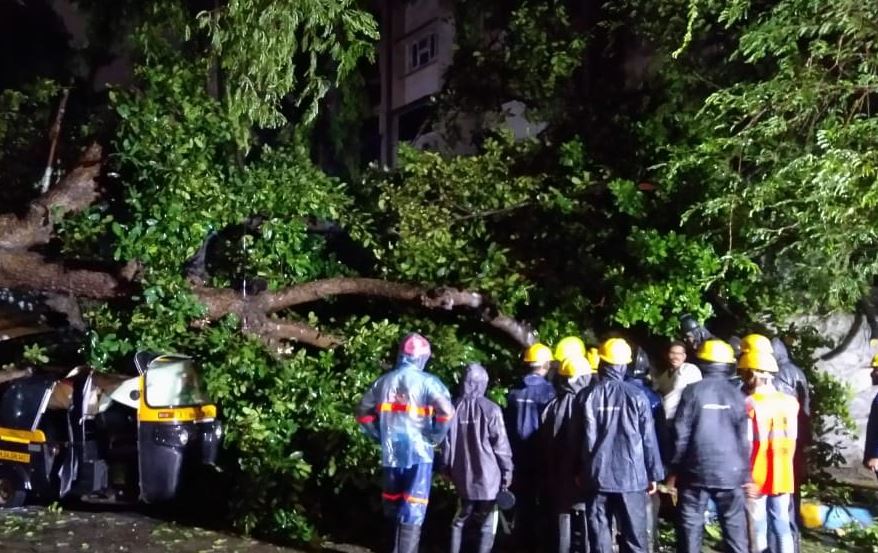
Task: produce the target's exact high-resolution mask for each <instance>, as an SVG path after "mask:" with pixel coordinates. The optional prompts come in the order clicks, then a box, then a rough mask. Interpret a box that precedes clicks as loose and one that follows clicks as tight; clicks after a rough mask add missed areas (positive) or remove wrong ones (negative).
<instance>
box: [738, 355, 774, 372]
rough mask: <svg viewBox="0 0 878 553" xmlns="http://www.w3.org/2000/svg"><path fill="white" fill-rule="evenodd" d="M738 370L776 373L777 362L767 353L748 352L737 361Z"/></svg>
mask: <svg viewBox="0 0 878 553" xmlns="http://www.w3.org/2000/svg"><path fill="white" fill-rule="evenodd" d="M738 369H739V370H741V369H746V370H751V371H762V372H767V373H776V372H777V371H778V368H777V360H776V359H775V358H774V355H772V354H770V353H768V352H767V351H757V350H750V351H748V352H746V353H744V354H743V355H741V358H740V359H738Z"/></svg>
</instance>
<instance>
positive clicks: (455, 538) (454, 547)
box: [448, 518, 463, 553]
mask: <svg viewBox="0 0 878 553" xmlns="http://www.w3.org/2000/svg"><path fill="white" fill-rule="evenodd" d="M462 543H463V524H458V521H457V519H456V518H455V519H454V520H453V521H452V522H451V543H450V544H449V548H448V549H449V553H460V547H461V544H462Z"/></svg>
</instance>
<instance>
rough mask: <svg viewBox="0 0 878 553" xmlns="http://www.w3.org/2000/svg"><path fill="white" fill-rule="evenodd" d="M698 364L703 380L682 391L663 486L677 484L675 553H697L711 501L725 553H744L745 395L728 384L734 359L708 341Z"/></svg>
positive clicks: (724, 346)
mask: <svg viewBox="0 0 878 553" xmlns="http://www.w3.org/2000/svg"><path fill="white" fill-rule="evenodd" d="M697 362H698V365H699V367H700V368H701V372H702V374H703V375H704V378H703V379H702V380H701V381H700V382H695V383H692V384H689V385H688V386H687V387H686V389H685V390H683V395H682V397H681V398H680V405H679V406H678V407H677V415H676V417H675V418H674V438H675V441H676V443H675V445H674V456H673V458H672V459H671V463H670V467H669V471H670V473H671V475H670V476H669V477H668V485H669V486H670V487H673V486H674V484H676V485H677V516H678V519H677V552H678V553H701V540H702V535H703V531H704V510H705V508H706V507H707V502H708V499H712V500H713V501H714V502H715V503H716V506H717V511H718V513H719V519H720V525H721V526H722V532H723V542H724V549H725V551H726V553H747V551H748V547H747V518H746V514H745V498H744V485H745V484H747V483H748V482H750V479H751V478H750V440H749V438H748V434H747V432H748V419H747V410H746V407H745V404H744V395H743V394H742V393H741V392H740V390H738V388H737V387H735V385H734V384H733V383H732V382H730V381H729V375H730V374H731V373H732V371H734V368H735V354H734V351H733V350H732V347H731V346H730V345H728V344H727V343H725V342H723V341H722V340H716V339H711V340H707V341H705V342H704V343H703V344H702V345H701V349H700V350H699V351H698V354H697Z"/></svg>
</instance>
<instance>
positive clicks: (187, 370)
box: [144, 360, 209, 407]
mask: <svg viewBox="0 0 878 553" xmlns="http://www.w3.org/2000/svg"><path fill="white" fill-rule="evenodd" d="M144 378H145V380H146V398H145V399H146V404H147V405H149V406H150V407H184V406H187V405H203V404H205V403H209V400H208V397H207V394H206V393H205V392H204V389H203V388H202V386H201V379H200V378H199V377H198V373H196V372H195V368H194V367H193V365H192V361H191V360H175V361H174V362H172V363H167V364H165V363H162V364H159V365H158V366H153V367H150V369H149V370H147V371H146V373H145V375H144Z"/></svg>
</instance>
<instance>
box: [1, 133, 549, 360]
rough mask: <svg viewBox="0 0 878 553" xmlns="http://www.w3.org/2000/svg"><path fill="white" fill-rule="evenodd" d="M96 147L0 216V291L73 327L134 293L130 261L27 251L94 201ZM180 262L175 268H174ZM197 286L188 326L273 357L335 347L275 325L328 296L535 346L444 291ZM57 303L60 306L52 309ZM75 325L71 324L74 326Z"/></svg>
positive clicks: (512, 323) (505, 320) (487, 308)
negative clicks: (109, 262) (386, 303)
mask: <svg viewBox="0 0 878 553" xmlns="http://www.w3.org/2000/svg"><path fill="white" fill-rule="evenodd" d="M100 172H101V147H100V145H98V144H92V145H91V146H89V147H88V148H87V149H86V150H85V152H84V153H83V155H82V156H81V158H80V160H79V163H78V164H77V165H76V167H74V168H73V169H72V170H71V171H69V172H68V173H67V175H66V176H65V177H64V178H63V179H62V180H61V181H60V182H59V183H58V185H57V186H55V187H54V188H53V189H51V190H48V191H47V192H46V193H45V194H43V195H42V196H41V197H39V198H37V199H36V200H34V201H33V202H32V203H31V205H30V206H29V209H28V210H27V212H26V214H25V215H24V216H22V217H18V216H16V215H14V214H6V215H2V216H0V288H10V289H17V290H26V291H30V292H42V293H46V294H50V295H52V297H53V298H54V299H53V300H52V301H50V302H48V304H47V305H50V306H55V308H56V309H58V310H59V311H60V312H63V313H65V314H67V315H68V317H69V318H70V319H71V322H72V323H74V324H77V325H81V324H82V322H81V319H79V309H78V305H76V299H78V298H83V299H92V300H112V299H119V298H124V297H126V296H129V295H131V294H133V293H134V292H136V291H137V289H138V286H137V282H136V274H137V272H138V264H137V262H136V261H134V260H132V261H131V262H129V263H128V264H127V265H126V266H125V267H121V268H120V269H119V270H118V271H115V272H113V271H110V270H106V269H92V268H79V267H71V266H67V265H65V263H64V262H63V260H52V259H48V258H46V257H45V256H44V255H42V254H40V253H38V252H36V251H32V250H31V248H33V247H36V246H39V245H42V244H46V243H48V242H49V241H50V240H51V239H52V237H53V232H54V226H55V224H56V223H57V222H58V221H59V220H60V218H62V217H63V216H64V215H67V214H71V213H77V212H81V211H83V210H85V209H87V208H88V207H89V206H90V205H91V204H92V203H93V202H94V201H95V200H96V199H97V198H98V195H99V193H98V183H97V179H98V176H99V175H100ZM184 262H185V260H181V267H182V266H183V265H184ZM203 276H204V275H202V278H193V279H191V280H190V282H191V287H192V293H193V294H194V295H195V297H197V298H198V300H199V301H200V302H201V303H202V304H204V307H205V317H204V318H203V319H201V320H200V321H196V322H195V323H194V324H196V325H205V324H210V322H212V321H215V320H216V319H219V318H222V317H225V316H226V315H236V316H237V317H238V318H239V319H240V321H241V331H242V332H245V333H247V334H250V335H253V336H256V337H258V338H260V339H261V340H263V341H264V342H265V343H266V345H267V346H269V347H270V348H272V349H273V350H275V351H279V350H281V349H282V345H283V343H284V342H286V341H295V342H299V343H303V344H309V345H312V346H316V347H320V348H328V347H333V346H335V345H338V344H340V343H342V342H343V338H342V337H340V336H335V335H332V334H328V333H323V332H321V331H320V330H319V329H318V328H315V327H314V326H311V325H309V324H306V323H303V322H301V321H298V320H293V319H288V318H283V317H278V313H279V312H281V311H288V310H291V309H292V308H294V307H296V306H299V305H302V304H306V303H311V302H315V301H320V300H324V299H327V298H331V297H335V296H345V295H347V296H351V295H353V296H366V297H372V298H378V299H384V300H390V301H393V302H397V303H403V304H410V305H416V306H419V307H421V308H423V309H426V310H443V311H452V310H457V311H462V312H466V313H469V314H472V315H475V316H477V317H479V318H480V319H481V320H482V321H484V322H485V323H486V324H487V325H489V326H491V327H493V328H495V329H496V330H498V331H500V332H501V333H503V334H505V335H507V336H508V337H509V338H510V339H511V340H512V341H514V342H515V343H516V344H518V345H520V346H526V345H529V344H531V343H533V342H534V341H535V337H534V333H533V331H532V330H531V328H530V327H529V326H528V325H527V324H526V323H523V322H520V321H516V320H515V319H513V318H511V317H508V316H506V315H504V314H502V313H500V312H499V310H498V309H497V307H496V306H495V305H494V304H493V303H492V302H491V301H489V300H488V299H487V298H485V297H484V296H483V295H482V294H479V293H478V292H473V291H469V290H460V289H457V288H451V287H441V288H428V287H423V286H418V285H415V284H406V283H400V282H391V281H387V280H381V279H374V278H356V277H336V278H327V279H321V280H316V281H312V282H306V283H303V284H298V285H294V286H290V287H288V288H284V289H281V290H277V291H270V292H262V293H260V294H256V295H251V296H248V297H243V296H242V294H240V293H239V292H237V291H235V290H231V289H221V288H211V287H207V286H205V285H204V280H205V279H204V278H203ZM60 298H64V301H59V300H60ZM77 319H78V320H77Z"/></svg>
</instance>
